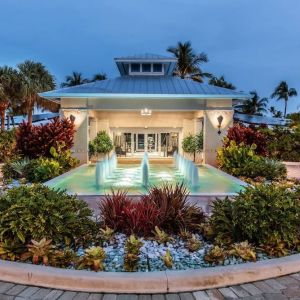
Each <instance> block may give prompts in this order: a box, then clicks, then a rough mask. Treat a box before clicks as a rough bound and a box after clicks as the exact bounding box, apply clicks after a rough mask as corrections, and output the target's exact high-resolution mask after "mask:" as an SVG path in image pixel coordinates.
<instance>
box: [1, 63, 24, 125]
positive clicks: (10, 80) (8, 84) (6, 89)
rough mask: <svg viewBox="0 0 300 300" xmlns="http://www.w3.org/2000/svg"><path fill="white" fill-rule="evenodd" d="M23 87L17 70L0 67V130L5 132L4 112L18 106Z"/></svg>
mask: <svg viewBox="0 0 300 300" xmlns="http://www.w3.org/2000/svg"><path fill="white" fill-rule="evenodd" d="M22 92H23V86H22V80H21V78H20V74H19V73H18V71H17V70H15V69H13V68H11V67H8V66H4V67H0V119H1V130H5V112H6V110H7V109H8V108H12V107H16V106H17V105H20V101H21V98H22Z"/></svg>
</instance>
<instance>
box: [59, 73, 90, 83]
mask: <svg viewBox="0 0 300 300" xmlns="http://www.w3.org/2000/svg"><path fill="white" fill-rule="evenodd" d="M88 82H89V80H88V79H87V78H83V76H82V73H81V72H75V71H73V72H72V74H71V75H67V76H66V81H65V82H63V83H62V84H61V87H70V86H75V85H80V84H84V83H88Z"/></svg>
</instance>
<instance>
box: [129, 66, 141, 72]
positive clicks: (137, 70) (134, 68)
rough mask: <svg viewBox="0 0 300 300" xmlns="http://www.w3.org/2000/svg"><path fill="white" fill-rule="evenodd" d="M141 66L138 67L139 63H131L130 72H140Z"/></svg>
mask: <svg viewBox="0 0 300 300" xmlns="http://www.w3.org/2000/svg"><path fill="white" fill-rule="evenodd" d="M140 70H141V68H140V64H131V72H133V73H135V72H140Z"/></svg>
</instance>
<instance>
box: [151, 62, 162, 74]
mask: <svg viewBox="0 0 300 300" xmlns="http://www.w3.org/2000/svg"><path fill="white" fill-rule="evenodd" d="M153 72H155V73H161V72H162V64H153Z"/></svg>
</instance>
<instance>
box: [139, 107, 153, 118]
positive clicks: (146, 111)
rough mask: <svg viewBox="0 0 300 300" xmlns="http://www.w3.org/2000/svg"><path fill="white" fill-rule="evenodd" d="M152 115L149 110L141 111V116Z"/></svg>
mask: <svg viewBox="0 0 300 300" xmlns="http://www.w3.org/2000/svg"><path fill="white" fill-rule="evenodd" d="M151 114H152V110H151V109H148V108H144V109H142V110H141V115H142V116H151Z"/></svg>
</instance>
